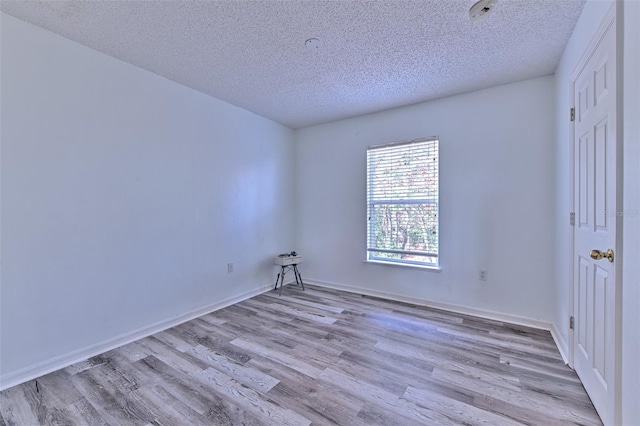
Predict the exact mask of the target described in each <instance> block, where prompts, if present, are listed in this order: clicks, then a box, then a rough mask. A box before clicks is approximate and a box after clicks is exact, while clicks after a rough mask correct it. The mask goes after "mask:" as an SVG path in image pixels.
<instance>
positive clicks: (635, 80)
mask: <svg viewBox="0 0 640 426" xmlns="http://www.w3.org/2000/svg"><path fill="white" fill-rule="evenodd" d="M622 8H623V13H624V19H623V25H624V33H623V34H624V36H623V37H624V47H623V49H624V51H623V69H624V71H623V72H624V75H623V87H624V91H623V93H624V94H623V111H624V113H623V121H624V124H623V150H624V160H623V168H624V171H623V173H624V175H623V181H624V183H623V212H624V216H623V232H624V234H623V246H622V249H623V254H622V256H623V258H622V268H623V271H622V401H621V402H622V423H623V424H624V425H629V426H631V425H640V404H639V403H640V363H639V362H638V360H640V327H639V324H640V261H639V260H640V2H638V1H625V2H624V3H623V4H622Z"/></svg>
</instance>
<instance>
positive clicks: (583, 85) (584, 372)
mask: <svg viewBox="0 0 640 426" xmlns="http://www.w3.org/2000/svg"><path fill="white" fill-rule="evenodd" d="M608 16H609V18H608V20H605V22H604V23H603V27H602V28H601V31H599V32H598V34H597V36H596V39H595V40H594V43H592V44H591V48H590V49H589V50H588V51H587V52H586V54H585V57H584V60H583V61H581V62H580V64H581V65H580V66H579V67H578V69H577V70H576V74H575V78H574V80H573V90H574V98H573V102H574V107H575V121H574V136H573V159H574V188H573V193H574V209H575V228H574V244H573V268H574V270H573V316H574V331H573V337H572V338H573V366H574V368H575V370H576V372H577V373H578V376H580V379H581V380H582V383H583V384H584V387H585V389H586V390H587V393H588V394H589V396H590V397H591V400H592V401H593V404H594V406H595V407H596V410H597V411H598V414H600V417H601V419H602V421H603V422H604V424H605V425H613V424H614V423H615V422H616V418H615V417H616V408H615V397H616V385H617V384H616V380H617V377H616V375H617V373H616V359H617V358H616V356H617V355H616V345H617V344H618V342H617V339H616V330H617V328H618V327H617V320H616V318H617V315H618V314H617V305H618V303H617V300H616V298H617V297H618V295H619V291H618V290H617V284H616V264H617V262H618V257H619V253H618V252H617V247H618V246H617V244H616V220H617V215H616V211H617V200H616V188H617V179H616V174H617V139H616V26H615V15H614V14H612V15H608ZM609 250H610V251H609ZM609 255H610V256H609Z"/></svg>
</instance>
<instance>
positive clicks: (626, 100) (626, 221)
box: [554, 0, 640, 425]
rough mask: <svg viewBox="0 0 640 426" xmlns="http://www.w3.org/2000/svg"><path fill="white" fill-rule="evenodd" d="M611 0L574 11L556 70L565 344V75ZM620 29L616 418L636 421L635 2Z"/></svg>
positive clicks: (639, 154) (639, 272)
mask: <svg viewBox="0 0 640 426" xmlns="http://www.w3.org/2000/svg"><path fill="white" fill-rule="evenodd" d="M611 4H612V1H608V0H607V1H602V0H590V1H588V2H587V3H586V5H585V8H584V10H583V12H582V15H581V16H580V20H579V21H578V23H577V25H576V28H575V30H574V32H573V35H572V36H571V39H570V40H569V43H568V44H567V47H566V49H565V52H564V54H563V56H562V59H561V61H560V64H559V66H558V69H557V70H556V74H555V80H556V108H557V112H556V115H557V117H558V124H557V128H556V148H555V150H556V183H555V186H556V211H555V215H554V216H555V220H556V242H555V248H556V254H555V257H556V258H557V259H558V262H557V268H556V285H557V298H556V301H557V304H556V314H555V318H554V322H555V324H556V325H557V326H558V328H559V330H560V332H561V335H562V338H563V339H564V340H565V344H566V343H567V342H568V339H569V321H568V318H569V300H570V288H571V287H570V270H569V266H568V265H569V262H570V246H569V241H570V228H569V222H568V220H567V217H568V215H569V211H570V202H571V199H570V187H569V175H570V164H569V163H570V151H569V149H570V144H569V140H570V133H569V129H570V122H569V120H568V119H567V118H566V117H567V116H568V115H567V114H568V113H567V112H568V110H569V108H570V106H571V98H570V88H571V75H572V74H573V72H574V70H575V68H576V66H577V63H578V61H579V60H580V58H581V57H582V54H583V53H584V52H585V50H586V48H587V46H588V44H589V42H590V41H591V39H592V38H593V36H594V35H595V33H596V31H597V30H598V28H599V26H600V23H601V21H602V19H603V18H604V16H605V15H606V13H607V11H608V10H609V8H610V7H611ZM620 5H621V6H622V9H623V10H624V16H623V19H622V21H623V26H624V29H623V32H622V33H619V34H620V35H621V36H622V39H623V51H621V53H622V55H623V74H624V76H623V82H622V84H623V112H622V114H623V121H624V125H623V132H622V135H623V136H622V138H623V148H622V149H623V158H624V160H623V211H624V212H625V215H624V217H623V255H622V268H623V273H622V277H621V278H622V398H621V401H620V402H621V406H622V407H621V408H622V424H624V425H638V424H640V409H638V404H639V403H640V367H639V365H638V360H639V359H640V328H638V324H640V263H639V262H638V259H640V215H636V214H635V212H638V211H640V83H639V78H638V76H639V75H640V66H639V60H640V58H639V56H640V31H639V28H640V3H639V2H636V1H625V2H620Z"/></svg>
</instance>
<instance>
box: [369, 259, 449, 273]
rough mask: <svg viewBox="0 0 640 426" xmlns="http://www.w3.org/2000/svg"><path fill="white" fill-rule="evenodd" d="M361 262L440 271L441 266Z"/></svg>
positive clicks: (372, 262) (373, 261) (376, 261)
mask: <svg viewBox="0 0 640 426" xmlns="http://www.w3.org/2000/svg"><path fill="white" fill-rule="evenodd" d="M362 262H364V263H371V264H374V265H389V266H398V267H400V268H411V269H422V270H424V271H431V272H440V271H442V268H441V267H440V266H427V265H411V264H409V263H398V262H385V261H383V260H363V261H362Z"/></svg>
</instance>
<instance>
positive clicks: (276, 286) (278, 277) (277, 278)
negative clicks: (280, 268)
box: [273, 272, 280, 290]
mask: <svg viewBox="0 0 640 426" xmlns="http://www.w3.org/2000/svg"><path fill="white" fill-rule="evenodd" d="M279 279H280V272H278V276H277V277H276V285H275V287H273V289H274V290H275V289H277V288H278V280H279Z"/></svg>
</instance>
